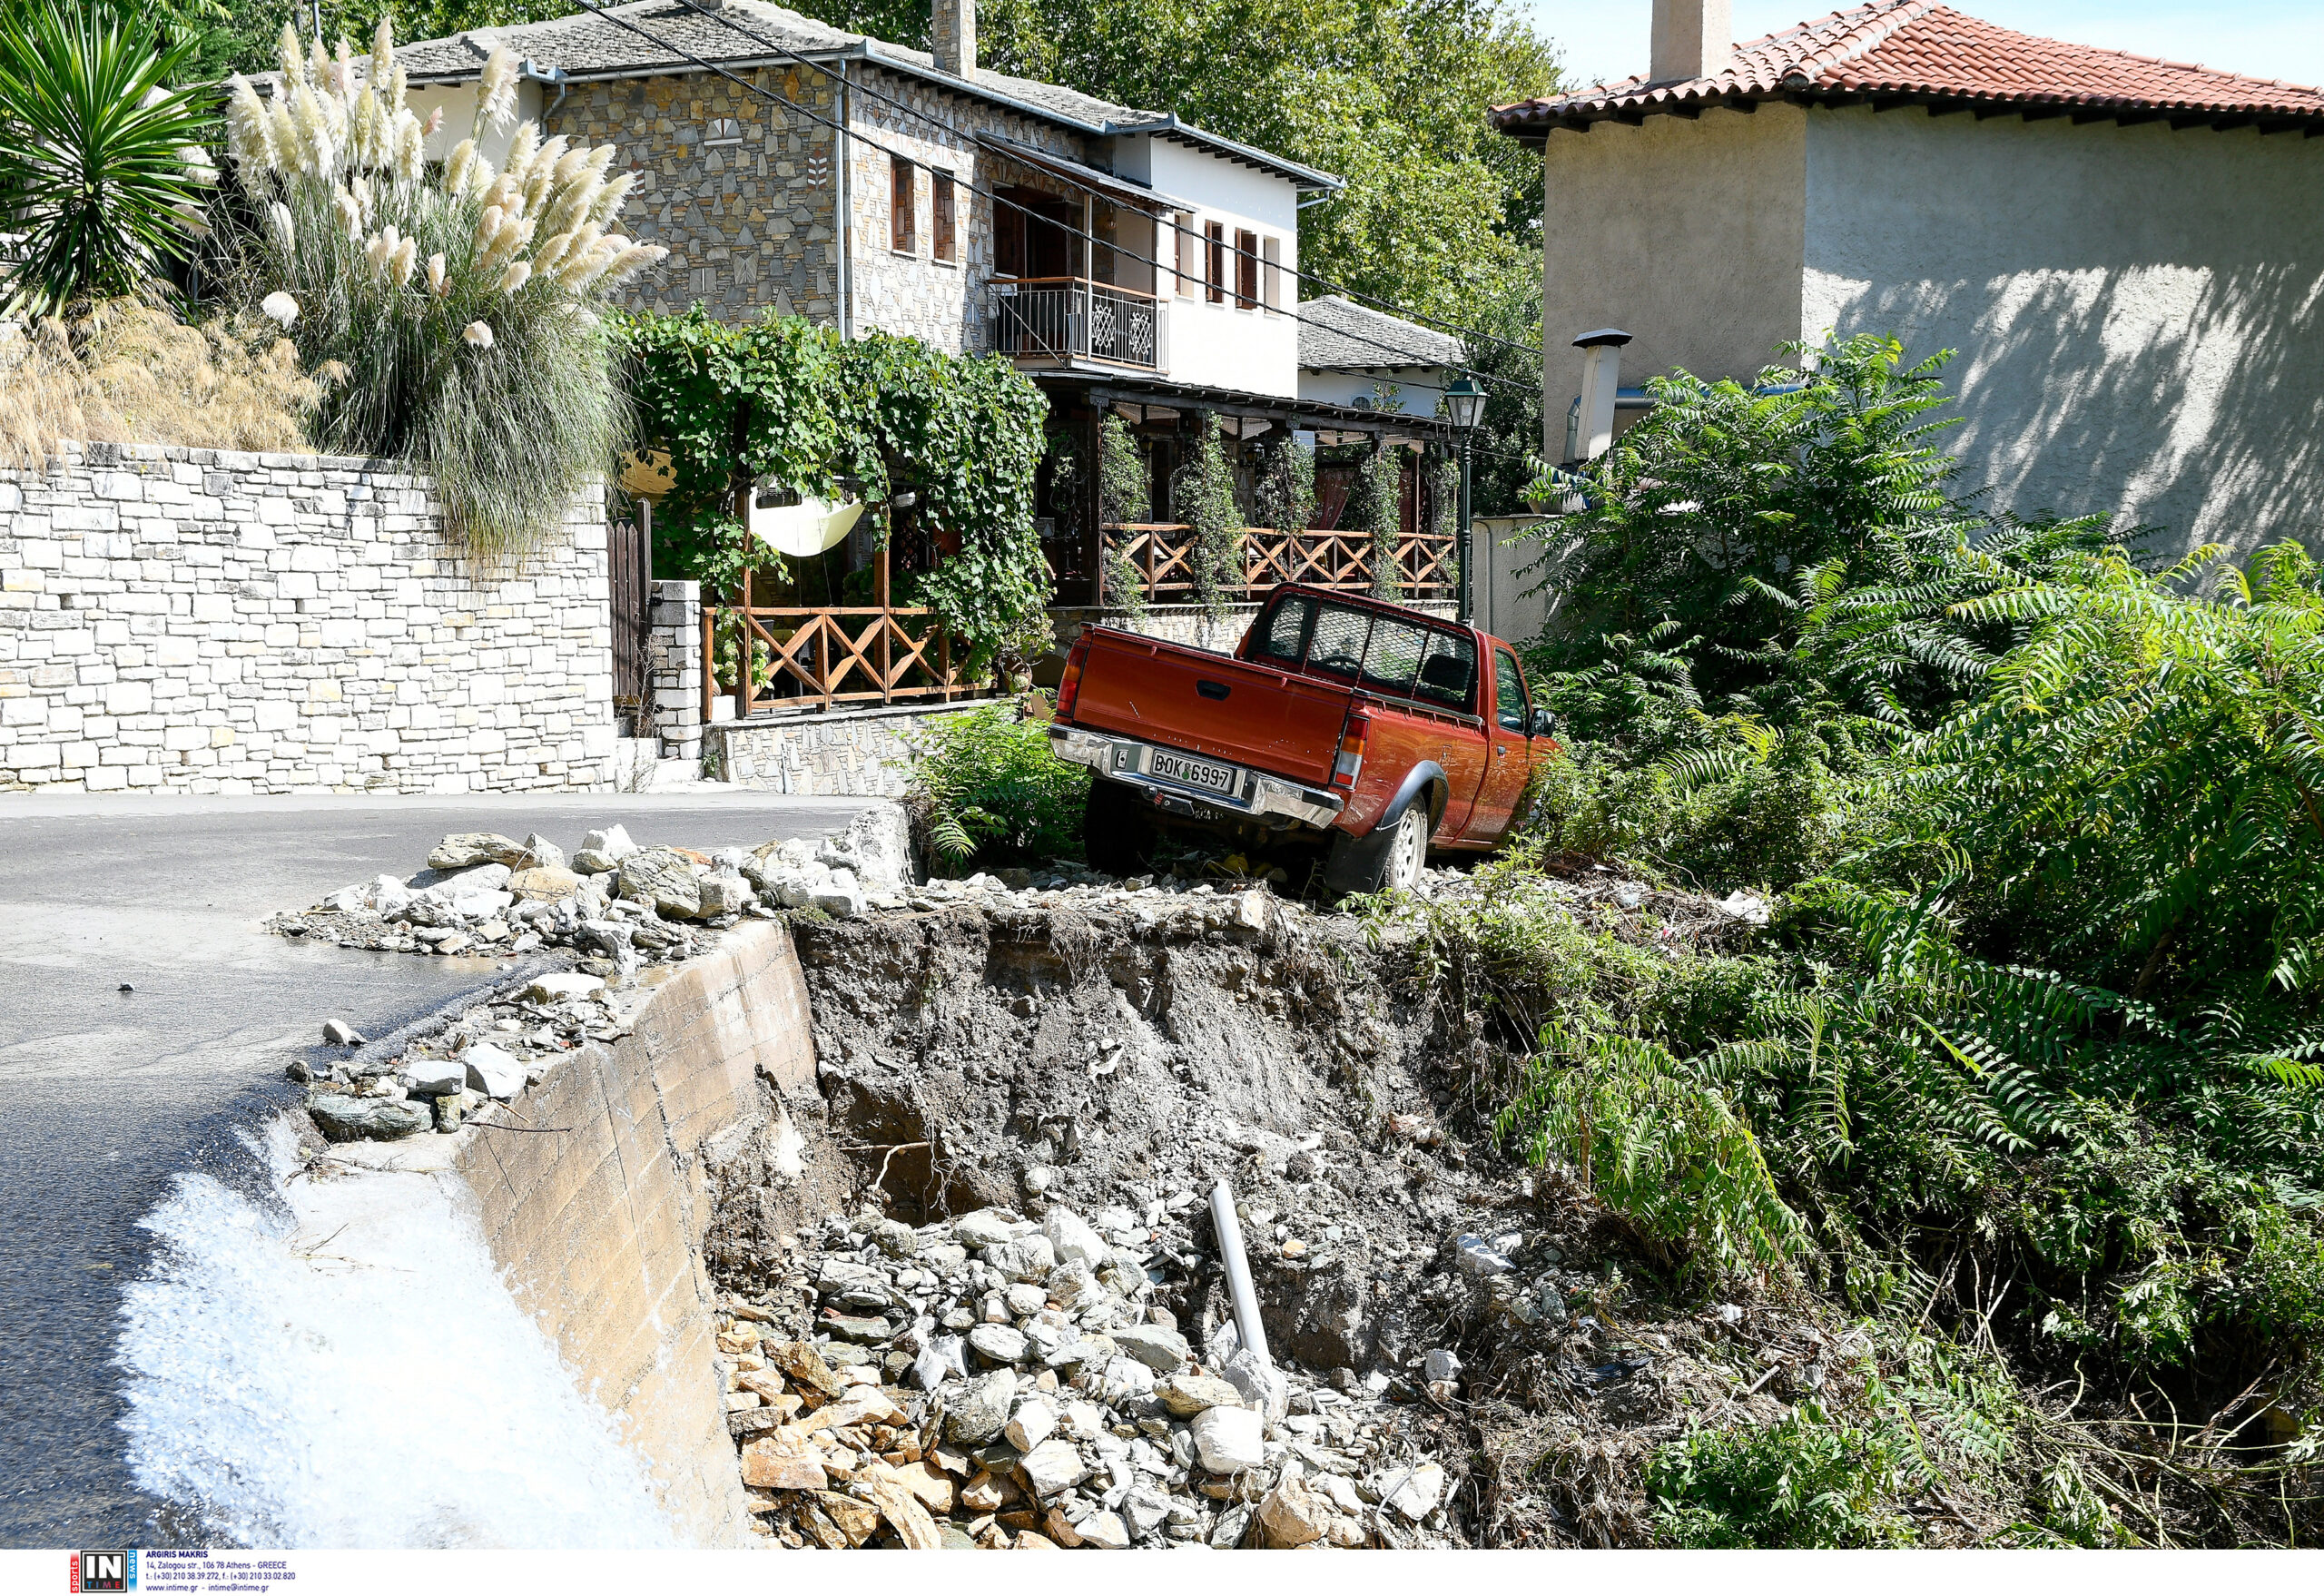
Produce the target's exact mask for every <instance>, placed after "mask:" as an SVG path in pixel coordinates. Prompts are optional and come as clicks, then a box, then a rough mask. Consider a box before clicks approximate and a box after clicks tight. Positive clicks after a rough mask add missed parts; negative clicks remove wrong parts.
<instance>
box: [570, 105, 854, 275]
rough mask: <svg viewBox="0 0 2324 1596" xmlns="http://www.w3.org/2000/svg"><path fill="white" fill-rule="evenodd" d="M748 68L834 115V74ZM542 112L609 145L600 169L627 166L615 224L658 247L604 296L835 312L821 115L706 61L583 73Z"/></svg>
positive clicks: (828, 154)
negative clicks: (691, 66) (642, 70)
mask: <svg viewBox="0 0 2324 1596" xmlns="http://www.w3.org/2000/svg"><path fill="white" fill-rule="evenodd" d="M756 78H757V81H758V83H759V84H760V85H761V86H762V87H763V88H764V89H766V90H767V91H768V92H769V93H772V94H781V95H783V97H784V98H785V99H789V100H793V101H795V102H797V103H799V104H801V105H803V106H805V107H807V108H808V109H810V110H812V112H814V113H816V114H817V115H820V116H827V117H831V118H832V120H834V121H836V120H838V112H837V109H836V105H837V99H836V94H835V91H834V85H833V84H832V81H831V79H829V78H828V77H826V76H824V75H823V74H822V73H819V72H813V71H810V70H808V69H806V68H804V67H792V68H789V69H782V68H776V67H771V66H770V67H762V68H759V69H758V70H757V73H756ZM544 120H545V122H546V123H547V126H546V128H545V129H544V131H545V132H547V133H563V134H566V135H567V136H568V137H573V138H586V139H587V140H588V141H589V142H590V143H596V144H611V145H613V146H614V147H615V150H616V151H617V152H618V153H617V154H616V156H615V161H614V165H613V167H612V170H613V171H615V172H621V171H624V170H627V171H631V172H636V173H637V175H638V183H637V186H636V187H635V188H634V189H633V190H631V192H630V195H629V199H628V201H627V202H626V203H625V205H624V206H623V208H622V214H621V221H622V223H623V225H624V226H625V227H626V228H627V229H628V230H629V232H631V233H632V234H633V235H635V237H637V238H639V239H641V240H644V241H646V242H648V243H658V244H662V245H665V246H666V247H667V248H668V249H669V251H671V253H670V257H669V259H668V260H666V261H663V262H662V263H661V264H660V265H658V266H656V267H654V268H652V269H651V270H649V271H642V272H640V273H639V274H638V275H637V276H636V277H635V278H633V279H631V280H630V281H629V283H628V284H627V285H625V288H624V290H623V291H621V292H620V293H619V294H618V295H617V297H618V298H620V299H621V300H624V301H625V302H626V303H628V304H630V305H632V306H634V307H636V308H639V309H645V310H657V311H664V312H675V311H680V310H684V309H685V308H686V307H687V306H689V305H691V304H692V303H694V300H702V301H703V303H704V307H705V308H707V309H708V310H710V311H711V312H712V313H713V314H714V315H715V316H717V317H719V318H720V319H721V320H727V321H743V320H750V319H751V318H753V317H755V316H757V315H758V314H759V313H760V312H761V311H762V310H765V309H767V308H769V307H772V308H773V309H774V310H781V311H785V312H788V313H793V314H796V315H801V316H804V317H806V318H808V319H809V320H816V321H830V320H835V319H836V318H837V316H838V314H839V274H840V260H839V247H840V246H839V238H838V232H837V228H836V226H835V225H834V221H833V218H834V216H835V215H836V212H837V204H836V199H837V191H836V183H835V173H834V172H833V169H832V141H833V140H834V139H835V138H836V136H837V135H836V134H834V133H832V130H831V129H830V128H829V127H826V126H824V125H822V124H821V123H817V122H815V121H814V120H813V119H812V118H811V117H807V116H803V115H800V114H798V113H795V112H792V111H788V110H786V109H784V108H783V106H780V105H776V104H773V103H771V102H769V101H766V100H763V99H761V98H759V97H758V95H756V94H751V93H749V92H748V91H746V90H744V89H743V88H742V87H741V86H740V85H739V84H732V83H729V82H727V81H726V80H725V79H724V78H721V77H717V76H715V75H714V74H709V73H695V74H690V75H687V76H684V77H654V78H636V79H633V80H630V81H627V82H620V83H600V84H584V85H581V86H579V87H576V88H575V89H574V90H573V91H572V92H571V93H570V94H568V95H566V99H565V101H564V103H562V104H561V105H558V106H557V107H556V110H555V111H554V112H553V113H548V114H547V115H546V116H545V118H544ZM721 123H727V124H730V125H726V126H721V125H720V124H721ZM730 138H732V139H735V140H736V141H737V142H734V143H726V142H724V140H726V139H730Z"/></svg>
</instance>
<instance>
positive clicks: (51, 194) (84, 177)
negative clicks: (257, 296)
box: [0, 6, 217, 316]
mask: <svg viewBox="0 0 2324 1596" xmlns="http://www.w3.org/2000/svg"><path fill="white" fill-rule="evenodd" d="M187 54H188V49H187V46H186V45H184V44H174V45H171V46H168V47H165V48H162V49H159V50H157V49H156V48H155V47H154V41H153V34H152V32H151V31H150V30H149V29H147V28H145V27H143V26H142V25H138V24H136V23H134V22H132V21H128V20H124V19H123V18H122V17H119V16H116V15H110V14H107V13H105V12H103V11H101V10H93V9H89V10H84V9H81V8H78V7H74V8H72V9H66V8H64V7H61V6H60V7H54V8H50V7H41V8H36V9H32V10H26V11H19V12H15V13H14V14H13V15H9V16H8V17H7V18H6V20H5V22H0V215H5V219H6V221H5V231H7V232H12V233H15V234H17V235H19V236H18V238H17V240H16V241H15V244H14V247H13V249H12V250H11V251H10V253H11V254H12V255H13V256H14V259H13V260H12V261H10V262H9V265H8V272H7V283H6V292H5V306H6V309H7V310H8V313H10V314H12V315H19V316H22V315H35V316H43V315H54V314H58V313H60V312H64V311H66V310H68V309H70V308H72V307H75V306H80V305H85V304H87V303H89V302H91V301H93V300H103V299H112V298H115V297H118V296H120V295H123V294H128V293H132V292H135V291H139V290H141V289H144V288H147V287H149V286H151V285H152V284H153V282H155V281H156V280H158V279H160V278H161V277H162V274H163V272H164V270H165V267H166V263H167V262H168V261H170V260H171V259H172V257H174V256H176V255H177V254H178V253H179V252H180V251H181V250H182V247H183V245H184V244H185V242H186V241H187V239H188V238H189V237H190V236H191V233H192V230H193V229H194V228H195V227H198V226H199V224H200V221H199V219H200V216H201V209H202V203H203V202H204V200H205V199H206V198H207V194H208V190H209V187H210V185H211V184H212V182H215V181H216V176H217V173H216V171H215V169H214V168H213V167H212V165H211V163H210V161H209V157H208V156H207V155H205V154H204V153H202V146H201V141H202V139H203V138H204V137H205V136H206V135H207V134H208V133H209V132H210V129H211V126H212V118H211V117H210V116H209V114H208V113H206V112H204V111H203V110H202V107H201V105H200V104H199V103H198V102H197V101H196V100H195V98H194V96H193V95H192V94H190V93H188V92H186V91H183V90H172V89H171V88H170V87H169V86H168V85H169V84H172V83H174V82H177V81H178V80H179V78H180V75H181V74H182V71H183V69H184V67H185V64H186V60H187Z"/></svg>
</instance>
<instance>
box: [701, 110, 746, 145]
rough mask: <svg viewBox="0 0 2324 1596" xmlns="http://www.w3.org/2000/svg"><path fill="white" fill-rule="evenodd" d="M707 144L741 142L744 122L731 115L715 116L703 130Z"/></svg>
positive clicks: (704, 141) (704, 140) (703, 137)
mask: <svg viewBox="0 0 2324 1596" xmlns="http://www.w3.org/2000/svg"><path fill="white" fill-rule="evenodd" d="M702 142H703V143H705V144H739V143H742V142H743V124H742V123H739V122H737V121H735V120H734V118H733V117H731V116H714V117H712V118H711V119H710V125H709V126H708V127H706V128H704V130H703V134H702Z"/></svg>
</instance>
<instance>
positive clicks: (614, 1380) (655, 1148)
mask: <svg viewBox="0 0 2324 1596" xmlns="http://www.w3.org/2000/svg"><path fill="white" fill-rule="evenodd" d="M814 1074H815V1055H814V1047H813V1043H812V1039H811V1030H810V1025H809V1020H808V1012H807V990H806V984H805V981H804V980H803V978H802V976H801V973H800V969H799V961H798V958H797V956H796V955H795V953H794V952H793V949H792V943H791V937H790V933H789V931H787V930H786V929H784V927H783V925H782V924H780V923H778V922H770V921H757V922H752V923H748V924H745V925H743V926H742V927H738V928H737V929H736V930H735V931H734V932H733V933H731V934H730V935H729V936H728V938H727V939H726V940H725V941H724V943H723V944H722V945H721V947H720V948H719V949H718V950H717V951H714V952H711V953H708V954H705V955H704V956H703V957H701V958H699V959H694V960H692V961H688V962H687V963H685V964H684V965H681V966H679V967H677V969H676V970H675V972H674V973H673V974H672V975H671V976H670V978H669V980H667V981H666V983H665V984H664V985H663V986H662V987H661V988H660V990H657V991H655V993H654V995H653V996H652V997H651V998H650V999H649V1000H647V1001H646V1003H645V1006H644V1008H642V1009H641V1010H639V1011H638V1014H637V1017H636V1022H635V1029H634V1030H632V1031H631V1033H630V1034H629V1035H628V1036H625V1037H624V1038H622V1039H620V1040H619V1041H617V1042H615V1043H614V1044H613V1045H612V1046H611V1047H606V1046H592V1047H588V1048H585V1049H581V1050H579V1051H578V1052H576V1053H575V1054H573V1055H572V1056H571V1057H570V1058H568V1059H566V1060H564V1061H563V1062H562V1063H561V1064H560V1065H559V1066H558V1067H557V1068H556V1069H554V1070H552V1071H551V1072H550V1073H549V1074H548V1075H547V1077H546V1078H545V1079H543V1080H542V1081H541V1083H540V1084H539V1085H538V1086H537V1087H536V1088H535V1089H532V1090H531V1091H529V1092H527V1094H526V1095H525V1097H524V1098H523V1099H522V1100H521V1101H520V1103H519V1104H518V1105H517V1107H518V1108H519V1110H520V1111H521V1113H522V1116H523V1118H524V1120H525V1122H526V1123H527V1125H528V1126H529V1127H531V1128H533V1131H532V1132H530V1133H527V1132H524V1131H515V1130H507V1129H494V1130H477V1131H472V1132H470V1133H469V1134H468V1135H466V1136H464V1137H463V1138H461V1140H462V1144H463V1145H462V1146H461V1148H460V1149H459V1152H458V1155H457V1157H456V1158H455V1160H454V1167H455V1169H456V1170H457V1171H458V1173H459V1174H461V1175H462V1176H463V1177H466V1179H467V1181H468V1185H469V1187H471V1188H472V1189H473V1190H474V1192H475V1194H476V1198H477V1202H478V1207H479V1209H480V1213H481V1218H482V1222H483V1227H484V1233H485V1237H486V1242H487V1246H489V1248H490V1249H491V1253H492V1256H493V1259H494V1261H495V1262H496V1263H497V1265H498V1266H500V1268H501V1269H502V1271H503V1272H504V1274H505V1276H506V1277H507V1282H508V1284H509V1286H510V1287H511V1289H512V1290H513V1291H514V1292H515V1294H516V1296H517V1301H518V1303H519V1304H520V1305H522V1306H524V1307H525V1308H526V1310H527V1312H529V1313H530V1314H531V1315H533V1317H534V1319H535V1321H536V1322H537V1323H538V1324H539V1325H540V1326H541V1328H542V1329H543V1330H544V1331H545V1332H546V1333H547V1335H548V1336H549V1338H550V1339H551V1340H552V1341H553V1342H555V1343H556V1348H557V1350H558V1352H559V1354H560V1355H562V1356H563V1357H564V1359H565V1361H566V1363H567V1364H569V1365H570V1366H571V1367H572V1368H573V1369H574V1370H575V1371H576V1373H577V1374H579V1375H580V1376H581V1378H582V1383H583V1385H584V1387H585V1389H587V1390H589V1391H590V1392H591V1393H592V1394H594V1395H595V1396H596V1399H597V1401H598V1402H600V1403H601V1404H604V1406H605V1407H606V1409H607V1410H608V1411H609V1412H611V1413H612V1414H614V1415H615V1419H616V1420H617V1421H618V1422H619V1424H621V1426H622V1428H623V1430H624V1432H625V1436H626V1439H627V1440H628V1442H629V1444H630V1445H631V1447H632V1448H633V1450H634V1451H635V1453H637V1454H638V1455H639V1456H640V1457H641V1458H642V1459H643V1460H644V1462H645V1465H646V1469H647V1472H648V1473H649V1475H650V1477H651V1479H652V1481H653V1483H654V1487H655V1493H656V1494H657V1496H658V1497H659V1498H660V1500H661V1502H662V1504H663V1506H664V1507H665V1509H666V1510H667V1511H668V1512H669V1513H670V1516H671V1518H672V1520H673V1521H674V1522H675V1523H676V1525H677V1527H678V1529H679V1531H680V1532H681V1533H682V1534H683V1535H684V1536H685V1538H687V1539H688V1540H690V1541H693V1542H696V1543H698V1544H703V1545H711V1546H733V1545H741V1544H744V1543H745V1542H746V1541H747V1539H748V1532H747V1529H746V1527H745V1526H746V1522H747V1517H746V1514H745V1512H744V1503H743V1493H742V1483H741V1481H740V1479H739V1478H738V1477H737V1475H736V1473H735V1471H734V1443H733V1442H732V1441H731V1440H730V1439H729V1438H728V1436H727V1432H726V1422H725V1407H724V1396H723V1394H722V1393H721V1392H720V1390H719V1385H718V1380H717V1376H716V1374H715V1373H714V1359H713V1355H712V1353H713V1337H714V1334H715V1330H714V1325H713V1319H712V1311H713V1303H714V1292H713V1289H712V1286H711V1283H710V1278H709V1276H708V1274H707V1273H706V1272H705V1270H704V1266H703V1257H702V1237H703V1234H704V1229H705V1227H707V1226H708V1225H709V1223H710V1220H711V1200H712V1194H711V1185H710V1182H711V1170H712V1168H713V1167H714V1166H716V1165H718V1164H720V1163H723V1162H724V1160H725V1159H727V1158H731V1157H733V1156H734V1154H736V1153H738V1152H741V1151H743V1150H745V1149H746V1148H748V1147H749V1145H750V1144H751V1143H752V1141H753V1138H756V1137H757V1136H758V1135H759V1134H760V1133H761V1132H762V1131H763V1130H764V1129H765V1128H766V1127H767V1119H766V1110H765V1105H766V1103H767V1100H768V1089H769V1088H772V1089H773V1090H774V1091H775V1092H782V1091H786V1090H792V1089H799V1088H803V1087H806V1086H810V1085H812V1082H813V1079H814Z"/></svg>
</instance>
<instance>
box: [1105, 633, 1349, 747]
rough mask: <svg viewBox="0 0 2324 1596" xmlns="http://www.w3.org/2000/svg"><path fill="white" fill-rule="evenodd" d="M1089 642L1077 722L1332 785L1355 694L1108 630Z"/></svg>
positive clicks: (1293, 675) (1305, 678) (1230, 657)
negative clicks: (1331, 780) (1342, 732)
mask: <svg viewBox="0 0 2324 1596" xmlns="http://www.w3.org/2000/svg"><path fill="white" fill-rule="evenodd" d="M1089 641H1090V648H1089V652H1088V656H1087V657H1086V659H1085V660H1084V661H1083V663H1082V666H1081V685H1080V692H1079V695H1078V697H1077V698H1076V699H1075V702H1074V709H1073V718H1074V721H1075V723H1076V724H1078V725H1083V726H1087V727H1089V728H1091V729H1092V730H1096V731H1104V732H1113V733H1116V734H1119V735H1121V736H1126V737H1140V738H1144V739H1147V740H1148V741H1151V742H1156V743H1163V744H1168V745H1170V746H1172V747H1175V748H1182V749H1185V750H1187V752H1189V753H1193V754H1208V755H1209V756H1210V757H1212V758H1214V759H1224V760H1228V761H1232V762H1233V763H1235V764H1246V765H1252V766H1256V767H1257V768H1258V769H1261V770H1265V771H1268V772H1271V773H1275V774H1276V775H1282V776H1287V777H1289V778H1291V779H1292V780H1294V781H1300V782H1307V783H1315V784H1316V785H1322V784H1323V783H1326V782H1328V781H1329V780H1330V779H1331V774H1332V759H1333V756H1334V754H1337V752H1338V751H1339V739H1340V730H1341V727H1342V726H1343V724H1344V723H1345V721H1346V719H1347V711H1348V704H1349V703H1350V701H1351V698H1352V697H1353V695H1352V694H1351V692H1350V690H1349V689H1348V687H1347V686H1346V685H1344V684H1342V683H1336V682H1326V681H1319V680H1316V679H1315V678H1312V677H1308V676H1303V675H1298V674H1297V673H1295V672H1292V671H1285V670H1280V669H1276V668H1274V667H1271V666H1267V665H1253V664H1251V663H1250V662H1249V661H1247V660H1241V659H1237V658H1236V657H1235V656H1234V655H1228V654H1214V653H1212V652H1210V651H1209V650H1208V649H1203V648H1192V647H1188V646H1187V645H1185V644H1181V643H1170V642H1167V641H1165V640H1163V639H1161V638H1157V637H1144V636H1140V635H1137V634H1136V633H1134V632H1118V631H1115V630H1114V629H1113V628H1111V627H1109V626H1099V627H1094V628H1092V630H1091V632H1090V638H1089Z"/></svg>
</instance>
